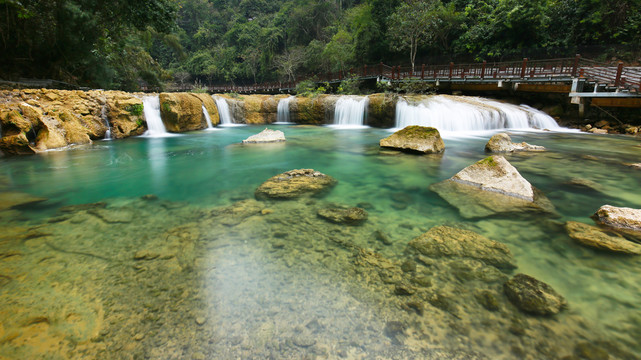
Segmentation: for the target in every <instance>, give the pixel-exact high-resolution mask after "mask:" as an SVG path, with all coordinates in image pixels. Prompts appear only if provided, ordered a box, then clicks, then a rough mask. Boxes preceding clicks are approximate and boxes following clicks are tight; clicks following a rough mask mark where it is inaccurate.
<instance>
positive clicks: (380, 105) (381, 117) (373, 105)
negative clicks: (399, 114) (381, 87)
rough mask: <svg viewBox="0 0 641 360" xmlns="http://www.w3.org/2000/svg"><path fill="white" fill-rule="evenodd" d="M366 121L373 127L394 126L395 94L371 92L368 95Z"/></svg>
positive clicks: (396, 97)
mask: <svg viewBox="0 0 641 360" xmlns="http://www.w3.org/2000/svg"><path fill="white" fill-rule="evenodd" d="M368 98H369V102H368V104H367V123H368V125H370V126H374V127H384V128H390V127H393V126H394V115H395V111H396V102H397V101H398V95H397V94H391V93H389V94H388V93H385V94H372V95H369V96H368Z"/></svg>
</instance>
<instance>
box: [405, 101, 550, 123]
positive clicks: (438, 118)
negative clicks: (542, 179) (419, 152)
mask: <svg viewBox="0 0 641 360" xmlns="http://www.w3.org/2000/svg"><path fill="white" fill-rule="evenodd" d="M409 125H421V126H431V127H434V128H436V129H438V130H439V131H451V132H466V131H479V130H499V129H560V127H559V125H558V124H557V123H556V121H555V120H554V119H553V118H552V117H550V116H549V115H547V114H546V113H544V112H542V111H539V110H536V109H533V108H531V107H529V106H527V105H512V104H507V103H502V102H499V101H496V100H490V99H485V98H479V97H465V96H448V95H435V96H430V97H428V98H427V99H425V100H424V101H422V102H420V103H419V104H417V105H410V104H408V103H407V101H406V100H404V99H399V101H398V102H397V103H396V127H397V128H403V127H406V126H409Z"/></svg>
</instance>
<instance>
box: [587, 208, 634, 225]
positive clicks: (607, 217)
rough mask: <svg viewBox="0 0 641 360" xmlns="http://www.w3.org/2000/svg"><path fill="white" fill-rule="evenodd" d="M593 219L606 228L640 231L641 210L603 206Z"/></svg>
mask: <svg viewBox="0 0 641 360" xmlns="http://www.w3.org/2000/svg"><path fill="white" fill-rule="evenodd" d="M594 217H595V218H596V220H597V221H598V222H600V223H602V224H605V225H608V226H612V227H617V228H624V229H633V230H641V209H632V208H626V207H616V206H611V205H603V206H601V207H600V208H599V210H597V212H596V213H595V214H594Z"/></svg>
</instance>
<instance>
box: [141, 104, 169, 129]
mask: <svg viewBox="0 0 641 360" xmlns="http://www.w3.org/2000/svg"><path fill="white" fill-rule="evenodd" d="M142 104H143V111H144V113H145V120H146V121H147V131H145V134H144V136H149V137H163V136H167V135H168V133H167V129H166V128H165V124H163V122H162V118H161V117H160V99H159V98H158V95H155V96H145V97H144V98H142Z"/></svg>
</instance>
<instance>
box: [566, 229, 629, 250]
mask: <svg viewBox="0 0 641 360" xmlns="http://www.w3.org/2000/svg"><path fill="white" fill-rule="evenodd" d="M565 229H566V230H567V232H568V235H570V237H571V238H572V239H574V240H576V241H577V242H578V243H579V244H581V245H585V246H588V247H592V248H595V249H599V250H605V251H612V252H617V253H623V254H632V255H641V245H640V244H637V243H634V242H632V241H630V240H627V239H626V238H624V237H623V236H621V235H619V234H615V233H607V232H605V231H603V230H601V229H599V228H598V227H596V226H591V225H588V224H583V223H580V222H576V221H568V222H567V223H566V224H565Z"/></svg>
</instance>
